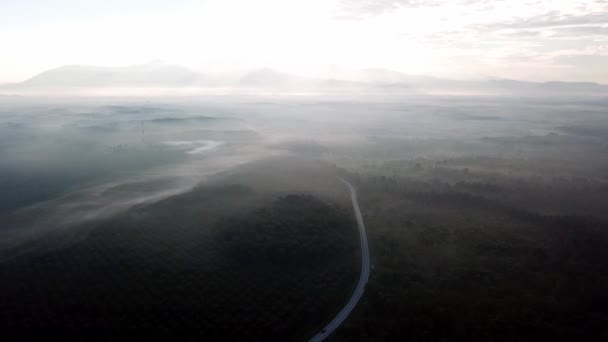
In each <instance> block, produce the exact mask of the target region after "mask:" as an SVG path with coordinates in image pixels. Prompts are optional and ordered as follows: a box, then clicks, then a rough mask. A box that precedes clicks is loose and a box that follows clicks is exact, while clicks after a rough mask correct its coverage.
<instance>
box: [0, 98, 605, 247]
mask: <svg viewBox="0 0 608 342" xmlns="http://www.w3.org/2000/svg"><path fill="white" fill-rule="evenodd" d="M605 105H606V102H605V101H604V100H599V99H591V100H590V99H578V100H577V99H565V100H560V103H556V101H555V100H549V99H518V98H510V97H466V96H458V97H449V96H443V97H441V96H419V97H413V96H411V97H405V98H392V99H390V100H389V101H386V100H385V99H384V100H383V101H378V100H377V99H376V98H374V97H372V96H370V97H367V98H366V97H358V98H356V99H354V98H351V99H348V98H346V97H339V98H336V97H332V96H326V97H322V96H306V97H301V96H280V97H277V96H275V97H272V96H264V97H255V96H246V97H236V96H230V97H226V96H215V97H211V96H210V97H206V98H204V99H201V98H194V97H166V98H153V99H147V98H98V97H96V98H82V97H81V98H50V99H49V98H37V99H30V98H20V97H5V98H2V103H1V112H0V130H1V131H0V173H1V175H0V179H1V180H0V182H1V188H2V193H3V194H4V195H3V197H2V202H1V203H0V204H1V206H0V215H1V217H2V221H3V222H4V224H3V225H2V231H1V232H0V234H2V235H3V238H2V239H0V241H2V243H1V246H0V248H2V249H3V250H9V249H15V248H16V249H18V247H19V246H20V245H22V244H24V243H27V242H28V241H30V240H32V239H36V238H39V237H41V236H43V235H44V234H46V233H49V232H53V231H57V230H66V229H69V228H70V227H73V226H76V225H79V224H80V223H83V222H86V221H90V220H96V219H99V218H104V217H110V216H112V215H114V214H116V213H119V212H121V211H124V210H125V209H128V208H130V207H133V206H136V205H144V204H146V203H151V202H155V201H158V200H161V199H164V198H167V197H169V196H173V195H176V194H178V193H182V192H185V191H188V190H190V189H192V188H193V187H194V186H196V185H197V184H199V183H201V182H203V181H204V180H205V179H207V178H208V177H211V176H213V175H217V174H220V173H222V172H227V171H230V170H233V169H235V168H238V167H239V165H243V164H245V163H248V162H252V161H254V160H259V159H263V158H268V157H270V156H276V155H286V154H300V155H302V154H303V155H309V156H312V157H313V158H320V159H326V160H332V161H333V162H337V163H345V165H348V162H349V161H355V160H360V159H365V160H367V161H368V162H374V160H376V161H379V160H387V159H388V160H390V159H404V158H405V159H411V160H414V159H417V158H435V159H437V158H444V159H445V158H448V159H449V158H456V157H463V156H469V157H483V156H491V157H496V156H500V157H501V158H518V159H521V158H527V159H529V158H535V157H536V156H537V155H542V156H543V158H545V159H546V158H549V156H552V157H551V158H553V159H566V158H567V157H566V156H565V155H558V153H559V152H563V151H564V149H576V148H583V147H584V148H587V147H588V146H592V147H594V148H599V149H605V147H606V140H605V139H606V132H607V130H608V120H607V119H606V117H605V114H606V113H605ZM589 130H593V131H592V134H588V133H590V132H591V131H589ZM579 132H582V133H579ZM551 137H554V138H559V139H557V140H559V141H561V140H563V141H564V142H563V144H562V145H563V146H562V145H559V144H558V143H554V144H553V143H552V144H549V143H545V144H542V143H541V145H538V144H532V145H527V144H526V143H525V139H535V138H536V139H539V140H543V139H550V138H551ZM531 146H532V147H531ZM581 146H583V147H581ZM573 152H574V153H576V151H573ZM552 153H553V154H552ZM599 153H603V152H599ZM587 156H588V158H585V161H584V163H585V164H584V165H587V164H589V163H595V164H597V165H601V166H602V167H605V166H606V160H605V158H604V157H603V155H602V156H598V158H601V159H595V158H594V157H593V156H592V155H587ZM573 158H578V159H581V156H580V155H578V156H573ZM581 165H583V164H580V165H579V166H581ZM581 168H582V166H581ZM591 170H593V171H599V170H598V169H591ZM587 171H589V170H587ZM587 173H590V172H587ZM591 173H592V174H594V173H595V172H591ZM79 229H81V230H82V229H83V228H82V225H81V228H79ZM75 233H77V234H75V235H78V234H82V233H83V232H82V231H79V232H75Z"/></svg>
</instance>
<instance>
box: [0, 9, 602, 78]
mask: <svg viewBox="0 0 608 342" xmlns="http://www.w3.org/2000/svg"><path fill="white" fill-rule="evenodd" d="M153 60H162V61H166V62H169V63H174V64H179V65H183V66H187V67H190V68H192V69H194V70H198V71H207V72H209V71H230V70H243V69H249V68H258V67H270V68H276V69H279V70H282V71H287V72H292V73H295V74H300V75H318V74H322V73H324V72H325V71H327V70H334V69H356V68H383V69H392V70H396V71H400V72H404V73H407V74H415V75H434V76H440V77H449V78H459V79H487V78H508V79H521V80H529V81H547V80H563V81H594V82H600V83H608V0H581V1H576V0H569V1H566V0H390V1H389V0H377V1H372V0H302V1H293V0H257V1H252V0H199V1H193V0H172V1H160V0H140V1H135V0H104V1H87V0H51V1H43V0H0V83H5V82H18V81H22V80H24V79H27V78H29V77H31V76H33V75H35V74H37V73H39V72H41V71H44V70H47V69H50V68H55V67H59V66H62V65H68V64H81V65H99V66H124V65H133V64H141V63H146V62H149V61H153Z"/></svg>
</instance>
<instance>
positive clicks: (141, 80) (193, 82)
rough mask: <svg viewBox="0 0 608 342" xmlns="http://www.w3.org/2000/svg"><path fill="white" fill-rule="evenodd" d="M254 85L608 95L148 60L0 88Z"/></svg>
mask: <svg viewBox="0 0 608 342" xmlns="http://www.w3.org/2000/svg"><path fill="white" fill-rule="evenodd" d="M120 87H133V88H146V87H159V88H165V87H166V88H175V89H178V90H179V88H187V87H194V88H197V87H199V88H214V87H226V88H246V89H252V88H260V89H271V90H273V91H284V92H298V91H307V92H321V93H322V92H351V91H356V92H377V93H389V94H413V93H416V94H425V93H426V94H480V95H482V94H485V95H517V96H533V95H550V94H559V95H570V94H572V95H602V96H606V95H608V86H607V85H601V84H597V83H592V82H558V81H555V82H544V83H537V82H525V81H517V80H509V79H494V80H486V81H463V80H448V79H441V78H436V77H429V76H421V75H407V74H403V73H400V72H397V71H393V70H387V69H378V68H376V69H354V70H353V69H338V68H333V69H331V70H328V71H327V72H326V73H324V76H323V77H317V78H306V77H301V76H296V75H292V74H289V73H285V72H281V71H277V70H273V69H269V68H262V69H254V70H249V71H245V72H228V73H223V74H222V73H215V74H214V73H208V74H202V73H199V72H196V71H193V70H190V69H188V68H185V67H181V66H178V65H173V64H168V63H163V62H153V63H147V64H141V65H133V66H126V67H97V66H83V65H68V66H63V67H59V68H56V69H51V70H48V71H45V72H42V73H40V74H38V75H36V76H34V77H32V78H30V79H28V80H26V81H24V82H21V83H16V84H8V85H2V86H0V90H3V91H4V92H5V93H6V92H8V93H19V92H21V91H29V90H36V91H38V90H42V91H46V90H51V91H54V90H66V89H67V90H71V89H89V88H120Z"/></svg>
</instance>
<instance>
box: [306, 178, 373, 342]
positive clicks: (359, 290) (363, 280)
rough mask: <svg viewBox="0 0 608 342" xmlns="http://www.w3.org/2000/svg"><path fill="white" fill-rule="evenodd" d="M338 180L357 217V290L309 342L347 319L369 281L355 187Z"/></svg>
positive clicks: (315, 340) (368, 267)
mask: <svg viewBox="0 0 608 342" xmlns="http://www.w3.org/2000/svg"><path fill="white" fill-rule="evenodd" d="M340 180H341V181H342V182H343V183H344V184H346V186H348V189H349V190H350V199H351V200H352V202H353V209H354V210H355V216H356V217H357V224H358V226H359V238H360V239H361V276H360V277H359V283H358V284H357V288H356V289H355V292H354V293H353V295H352V296H351V297H350V300H349V301H348V303H346V305H345V306H344V308H343V309H342V311H340V312H339V313H338V315H337V316H336V317H334V319H333V320H332V321H331V322H329V324H327V325H326V326H325V328H323V329H322V330H321V332H319V333H318V334H317V335H315V336H314V337H313V338H312V339H310V342H320V341H323V340H324V339H326V338H327V337H328V336H329V335H330V334H331V333H332V332H334V330H336V329H337V328H338V327H339V326H340V324H342V322H344V320H345V319H346V318H347V317H348V315H349V314H350V312H351V311H353V309H354V308H355V305H357V303H358V302H359V299H360V298H361V296H362V295H363V291H365V284H367V280H368V279H369V270H370V261H369V247H368V245H367V234H366V233H365V224H364V223H363V217H362V216H361V211H360V210H359V203H357V191H356V190H355V187H354V186H353V185H352V184H350V183H349V182H348V181H346V180H344V179H342V178H340Z"/></svg>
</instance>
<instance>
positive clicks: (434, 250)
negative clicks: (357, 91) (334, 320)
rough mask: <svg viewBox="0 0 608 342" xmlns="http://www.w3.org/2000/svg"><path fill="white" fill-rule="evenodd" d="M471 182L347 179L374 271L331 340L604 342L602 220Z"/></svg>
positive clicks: (607, 282) (607, 263)
mask: <svg viewBox="0 0 608 342" xmlns="http://www.w3.org/2000/svg"><path fill="white" fill-rule="evenodd" d="M427 175H428V174H427ZM350 177H352V178H357V176H355V175H350ZM476 178H479V175H476V174H474V173H472V172H470V174H469V176H468V180H465V181H458V182H454V183H450V182H449V179H444V180H443V181H442V180H439V179H434V180H433V181H428V182H425V181H420V178H419V177H417V176H414V177H409V178H408V176H406V175H405V174H403V175H402V177H400V178H393V177H386V176H372V177H370V176H360V177H358V186H359V188H360V191H359V193H360V202H361V207H362V210H363V211H364V216H365V220H366V225H367V229H368V236H369V240H370V245H371V248H372V251H371V252H372V253H371V254H372V262H373V265H374V270H373V272H372V275H371V278H370V282H369V284H368V286H367V290H366V295H365V296H364V298H363V301H362V303H361V304H360V306H359V307H358V308H357V309H356V310H355V312H354V313H353V315H352V316H351V318H350V319H349V320H348V321H347V322H346V325H345V326H344V328H343V329H341V330H339V331H338V332H337V334H336V336H335V337H334V340H346V341H374V340H377V341H384V340H391V341H396V340H415V341H451V340H465V339H466V340H475V341H513V340H517V341H522V340H525V341H536V340H549V339H552V340H563V339H573V338H582V339H585V340H599V339H603V338H606V337H608V330H606V327H605V324H604V322H606V320H608V310H607V309H606V303H607V300H608V296H607V295H606V292H605V289H606V288H607V287H608V273H607V271H606V270H608V231H606V229H605V228H606V227H607V225H606V221H603V220H602V219H600V218H597V217H594V216H592V215H589V214H587V215H569V214H567V213H563V214H560V215H554V214H546V211H545V210H542V211H538V208H546V205H544V204H543V203H539V202H535V201H533V200H528V201H523V200H520V201H519V202H515V201H512V200H511V198H512V197H518V198H521V196H520V195H521V194H517V192H518V191H520V189H521V188H520V187H513V186H509V184H508V183H507V182H502V183H499V182H494V183H476V182H474V181H473V179H476ZM537 186H539V187H540V185H537ZM537 190H538V189H537ZM561 190H562V193H564V191H565V190H564V189H561ZM557 193H560V192H559V191H553V192H552V194H557ZM568 198H571V197H570V196H569V195H568V194H567V193H565V195H563V197H561V198H557V199H556V198H552V199H550V200H548V201H546V202H548V203H551V202H554V201H559V200H564V201H567V200H568ZM590 210H592V209H590Z"/></svg>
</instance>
